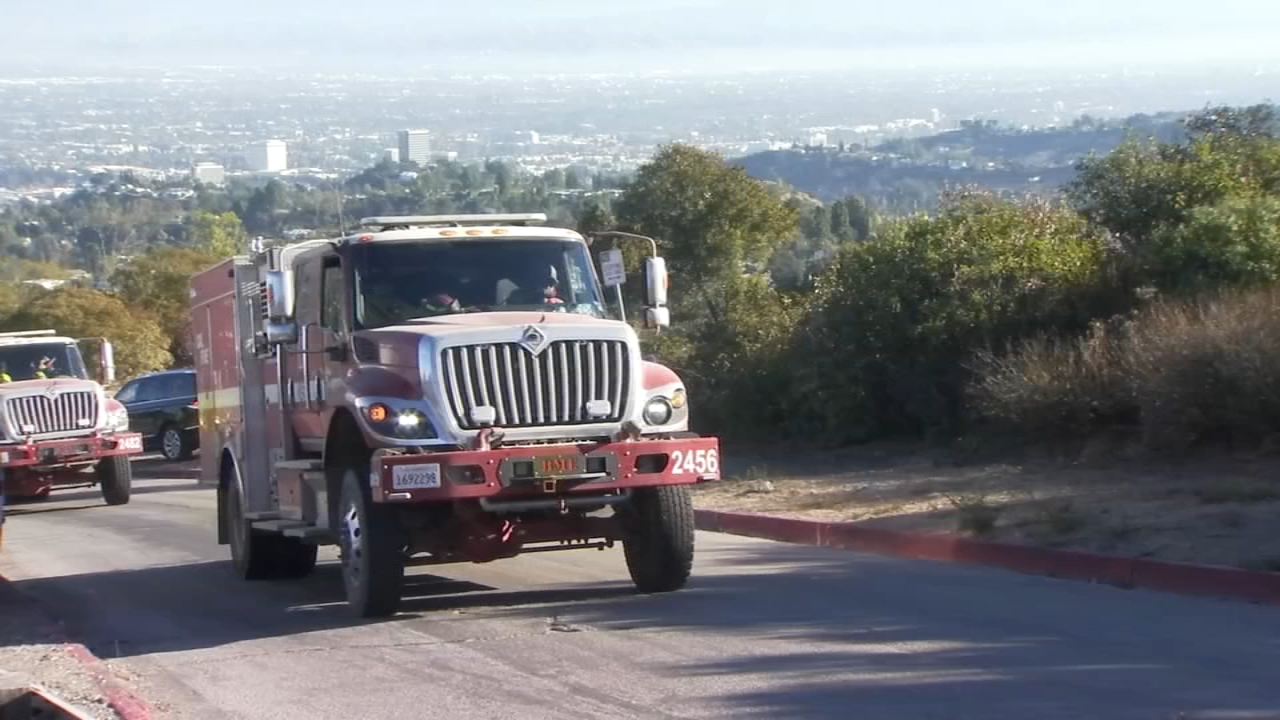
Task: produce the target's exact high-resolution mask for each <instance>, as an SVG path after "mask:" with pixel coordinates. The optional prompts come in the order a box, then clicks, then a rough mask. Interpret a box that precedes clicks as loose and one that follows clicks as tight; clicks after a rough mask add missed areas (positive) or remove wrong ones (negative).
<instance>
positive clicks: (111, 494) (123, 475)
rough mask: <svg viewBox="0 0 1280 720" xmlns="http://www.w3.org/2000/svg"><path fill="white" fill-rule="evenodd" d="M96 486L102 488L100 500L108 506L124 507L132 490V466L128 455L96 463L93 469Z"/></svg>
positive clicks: (104, 459)
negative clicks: (96, 479) (95, 476)
mask: <svg viewBox="0 0 1280 720" xmlns="http://www.w3.org/2000/svg"><path fill="white" fill-rule="evenodd" d="M93 470H94V474H95V475H97V476H98V485H100V486H101V487H102V499H103V500H106V501H107V504H108V505H126V504H128V502H129V495H130V493H131V492H132V490H133V465H132V464H131V463H130V462H129V456H128V455H113V456H112V457H106V458H103V459H101V460H99V461H98V464H97V466H95V467H94V469H93Z"/></svg>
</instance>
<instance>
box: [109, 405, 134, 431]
mask: <svg viewBox="0 0 1280 720" xmlns="http://www.w3.org/2000/svg"><path fill="white" fill-rule="evenodd" d="M103 425H104V426H106V429H107V430H110V431H112V432H125V431H126V430H128V429H129V411H128V410H126V409H124V408H122V407H120V408H114V409H111V410H108V411H107V416H106V418H104V422H103Z"/></svg>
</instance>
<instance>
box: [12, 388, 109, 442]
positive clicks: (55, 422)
mask: <svg viewBox="0 0 1280 720" xmlns="http://www.w3.org/2000/svg"><path fill="white" fill-rule="evenodd" d="M5 409H6V410H7V411H8V413H9V419H10V421H11V423H12V425H13V427H14V430H15V431H17V433H18V434H19V435H21V436H24V437H25V436H38V435H55V434H59V433H70V432H86V431H89V430H92V429H93V428H94V427H95V426H96V425H97V420H98V396H97V394H96V393H94V392H92V391H73V392H64V393H60V394H59V395H56V396H55V397H49V396H48V395H28V396H25V397H18V398H10V399H9V401H8V404H7V406H6V408H5Z"/></svg>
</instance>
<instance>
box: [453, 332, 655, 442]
mask: <svg viewBox="0 0 1280 720" xmlns="http://www.w3.org/2000/svg"><path fill="white" fill-rule="evenodd" d="M440 358H441V363H442V365H443V368H442V369H443V377H444V391H445V397H446V399H447V400H448V402H449V407H450V410H451V411H452V413H453V416H454V418H455V420H456V421H457V422H458V426H459V427H461V428H463V429H465V430H476V429H479V427H480V426H479V425H477V424H476V423H474V422H473V421H472V419H471V411H472V409H473V408H475V407H476V406H478V405H491V406H493V408H494V410H495V411H496V415H497V424H498V425H500V426H502V427H512V428H514V427H545V426H554V425H583V424H590V423H595V422H619V421H621V420H622V418H623V417H624V416H625V415H626V407H625V404H626V403H625V401H626V399H627V396H628V389H629V387H630V379H631V374H630V373H631V367H630V354H629V353H628V348H627V345H626V343H625V342H624V341H619V340H557V341H554V342H551V343H549V344H548V345H547V347H546V348H545V349H543V351H542V352H541V353H538V354H537V355H534V354H533V353H531V352H529V351H528V350H526V349H525V348H524V347H523V346H521V345H520V344H519V343H495V344H487V345H469V346H462V347H452V348H445V349H444V350H443V351H442V352H441V353H440ZM591 400H608V401H609V403H610V411H609V415H608V416H606V417H604V418H599V419H592V418H591V417H590V416H589V415H588V414H587V412H586V404H587V403H588V402H590V401H591Z"/></svg>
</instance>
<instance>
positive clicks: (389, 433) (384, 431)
mask: <svg viewBox="0 0 1280 720" xmlns="http://www.w3.org/2000/svg"><path fill="white" fill-rule="evenodd" d="M364 417H365V420H367V421H368V422H369V427H371V428H372V429H373V431H374V432H376V433H378V434H379V435H382V436H383V437H389V438H401V439H404V440H433V439H435V437H436V429H435V428H434V427H432V426H431V421H429V420H427V416H426V415H425V414H423V412H422V411H421V410H417V409H415V408H407V409H405V410H395V409H392V408H390V407H388V406H386V405H384V404H382V403H374V404H373V405H370V406H369V407H367V408H365V410H364Z"/></svg>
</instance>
